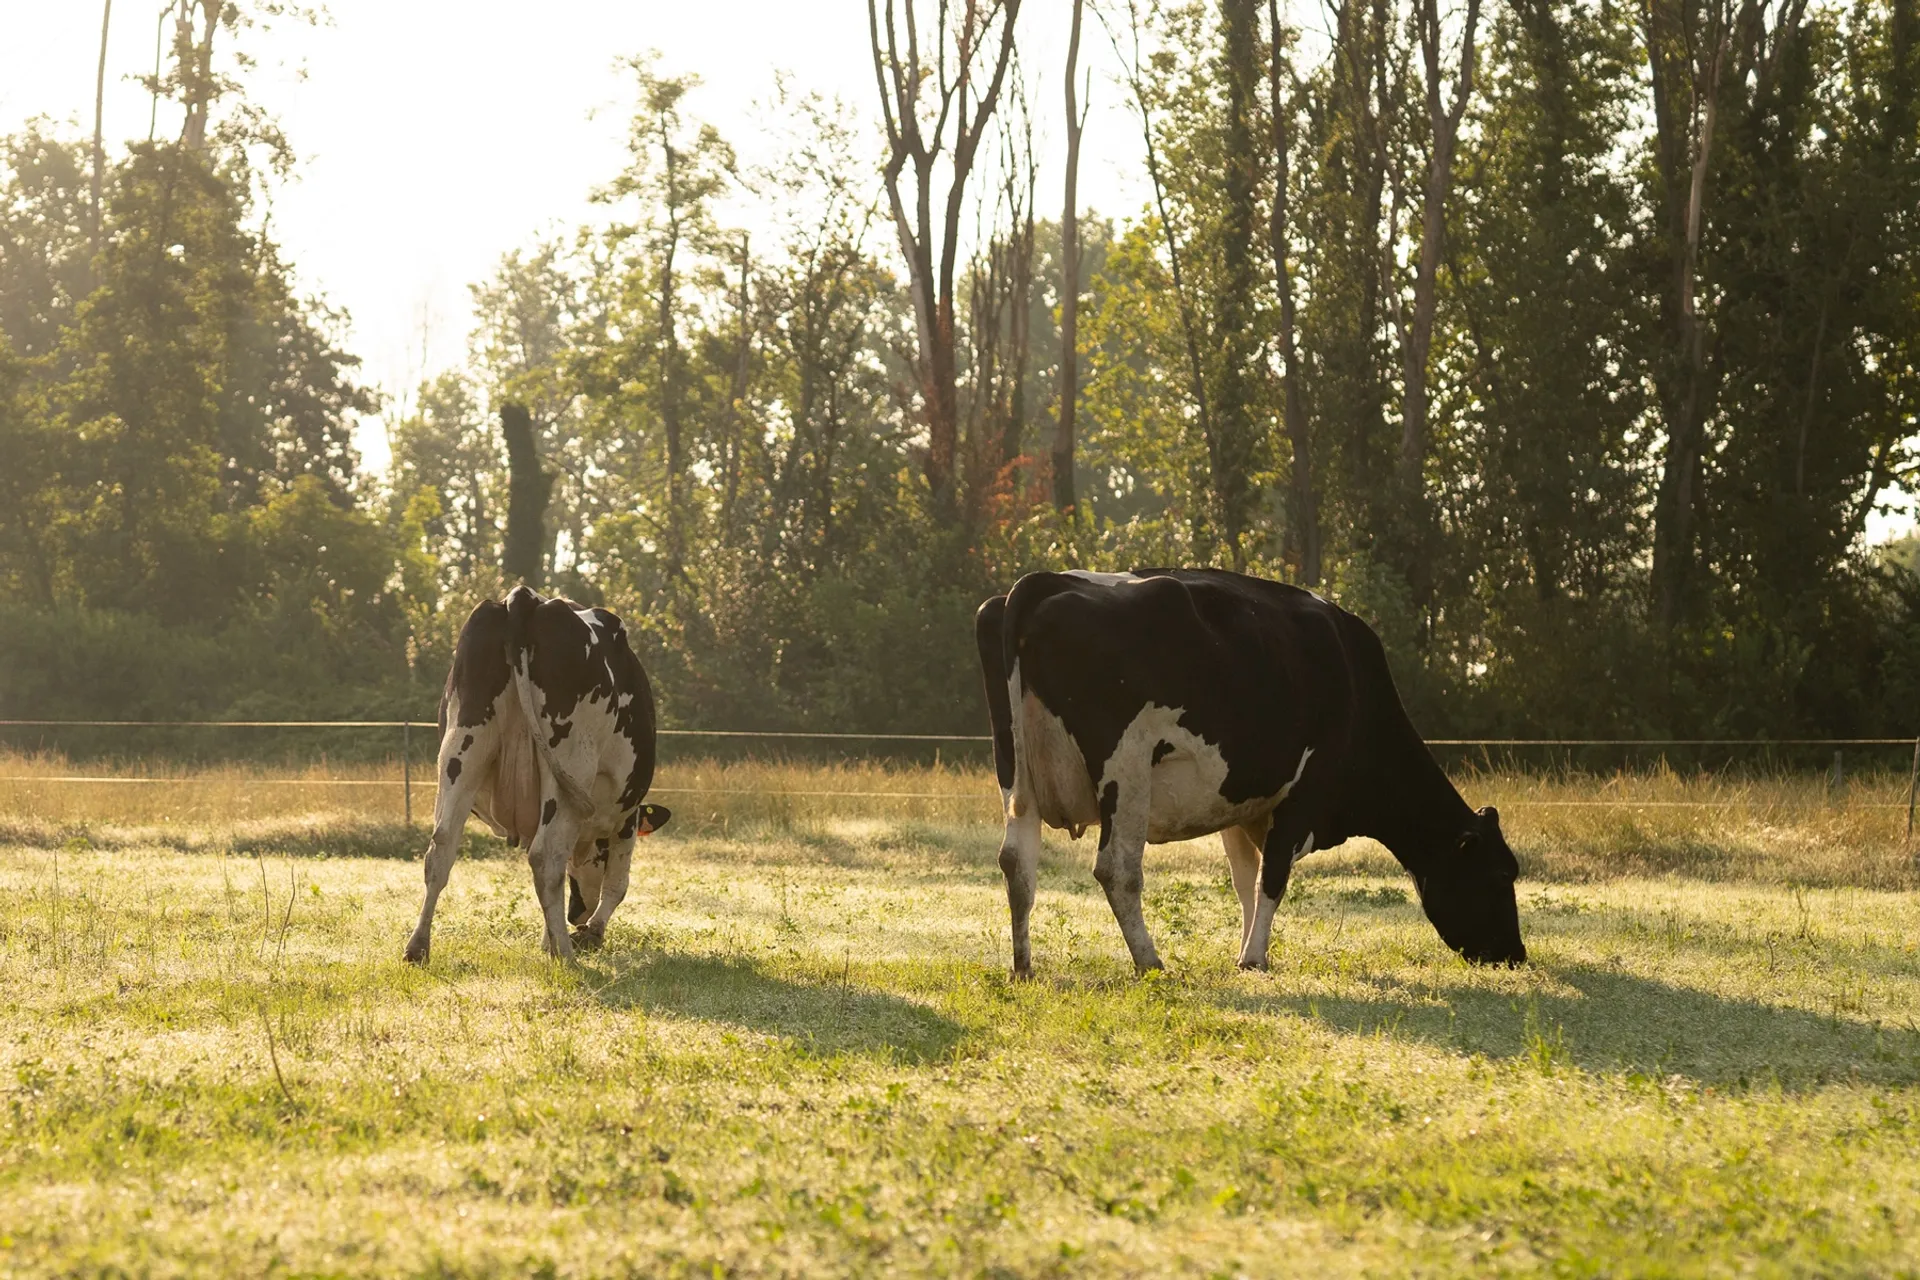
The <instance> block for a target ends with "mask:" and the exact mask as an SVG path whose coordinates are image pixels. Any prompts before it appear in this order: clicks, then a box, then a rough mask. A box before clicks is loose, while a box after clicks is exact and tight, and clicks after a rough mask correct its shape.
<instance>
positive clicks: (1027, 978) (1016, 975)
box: [1013, 966, 1033, 982]
mask: <svg viewBox="0 0 1920 1280" xmlns="http://www.w3.org/2000/svg"><path fill="white" fill-rule="evenodd" d="M1013 981H1015V982H1032V981H1033V968H1032V966H1028V967H1027V968H1025V969H1015V970H1014V971H1013Z"/></svg>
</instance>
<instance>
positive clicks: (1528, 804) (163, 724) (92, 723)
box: [0, 719, 1920, 837]
mask: <svg viewBox="0 0 1920 1280" xmlns="http://www.w3.org/2000/svg"><path fill="white" fill-rule="evenodd" d="M66 728H73V729H146V728H164V729H195V728H207V729H216V728H217V729H387V730H393V729H398V730H401V731H402V733H403V735H409V736H410V734H411V731H412V730H414V729H433V730H437V729H438V728H439V724H438V722H437V721H432V720H39V719H0V729H66ZM655 733H656V734H657V736H659V737H663V738H725V739H784V740H803V741H840V742H938V743H949V742H965V743H986V742H992V741H993V739H992V737H990V736H988V735H985V734H955V733H862V732H844V731H833V732H829V731H823V730H808V729H658V730H656V731H655ZM406 741H407V740H406V738H405V737H403V744H404V743H406ZM1425 741H1426V744H1427V745H1428V746H1429V747H1479V748H1482V749H1493V748H1517V747H1564V748H1575V747H1641V748H1653V747H1751V748H1771V747H1823V748H1831V749H1835V774H1834V778H1835V780H1836V783H1837V782H1838V780H1839V778H1840V776H1841V775H1840V773H1839V768H1840V765H1839V751H1840V750H1842V749H1844V748H1847V747H1907V746H1911V747H1912V748H1913V753H1914V754H1913V768H1912V772H1911V776H1910V778H1909V782H1908V792H1907V800H1906V802H1905V803H1899V802H1871V803H1856V804H1849V805H1848V806H1847V807H1849V808H1853V809H1896V810H1897V809H1905V810H1906V811H1907V814H1908V835H1909V837H1911V835H1912V824H1913V815H1914V811H1915V801H1916V798H1917V797H1920V738H1428V739H1426V740H1425ZM411 755H412V752H411V748H410V745H403V749H402V752H401V775H402V776H401V777H399V778H247V779H233V780H230V781H228V785H232V786H239V787H275V786H280V787H400V788H402V790H403V792H404V794H405V797H406V799H405V804H406V821H407V822H408V823H409V824H411V823H412V821H413V791H414V787H415V783H414V781H413V776H412V759H411ZM192 781H193V779H191V778H182V777H160V778H142V777H125V776H98V775H80V774H67V775H33V774H23V775H13V776H0V784H8V785H15V786H33V785H39V784H49V785H106V786H122V785H145V786H161V785H182V784H187V783H191V782H192ZM418 785H419V788H420V790H421V791H423V792H432V791H437V790H438V787H437V783H436V781H434V780H428V779H422V780H421V781H420V783H419V784H418ZM649 794H658V795H689V796H703V795H704V796H770V797H792V798H809V799H812V798H819V799H849V800H852V799H869V800H871V799H890V800H958V801H968V802H978V803H984V802H988V801H992V802H994V803H995V804H996V805H997V804H998V803H999V798H998V797H995V796H991V795H980V796H969V795H958V794H954V793H951V792H914V791H818V790H800V791H792V790H778V789H759V788H708V787H655V788H652V789H651V790H650V792H649ZM1505 803H1506V804H1507V806H1508V807H1510V808H1539V809H1740V808H1751V807H1754V802H1752V801H1740V800H1629V799H1620V800H1526V799H1517V800H1509V801H1506V802H1505ZM1761 807H1764V808H1770V809H1780V808H1789V809H1794V808H1819V807H1823V806H1821V805H1818V804H1814V803H1804V804H1786V805H1782V804H1780V803H1778V802H1768V803H1764V804H1762V805H1761Z"/></svg>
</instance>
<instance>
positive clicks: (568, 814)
mask: <svg viewBox="0 0 1920 1280" xmlns="http://www.w3.org/2000/svg"><path fill="white" fill-rule="evenodd" d="M542 773H543V774H544V773H545V770H542ZM542 782H543V785H542V787H541V791H542V793H543V794H542V796H541V798H540V829H539V830H538V831H537V832H535V833H534V837H533V841H532V843H530V844H529V845H528V846H527V866H528V867H529V868H530V869H531V870H532V871H533V892H534V896H535V897H537V898H538V899H539V901H540V915H541V918H542V919H543V920H544V921H545V924H546V938H545V945H546V949H547V954H548V955H552V956H558V957H559V958H560V959H562V960H571V959H573V942H572V940H571V939H570V938H569V937H568V936H567V862H568V860H569V859H570V858H571V857H572V856H573V849H574V845H575V844H577V843H578V842H579V839H580V819H579V817H578V816H577V815H575V813H574V812H573V810H572V809H570V808H568V807H567V805H566V803H565V802H564V801H562V800H561V799H560V798H559V797H558V796H556V795H554V794H553V793H552V783H551V782H550V781H548V780H546V779H545V778H543V779H542Z"/></svg>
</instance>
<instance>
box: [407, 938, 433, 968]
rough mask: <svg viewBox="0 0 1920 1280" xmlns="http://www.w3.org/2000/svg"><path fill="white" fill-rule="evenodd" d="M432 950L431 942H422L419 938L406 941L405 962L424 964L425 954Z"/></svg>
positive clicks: (425, 960) (425, 961)
mask: <svg viewBox="0 0 1920 1280" xmlns="http://www.w3.org/2000/svg"><path fill="white" fill-rule="evenodd" d="M432 951H433V944H432V943H430V942H423V941H422V940H420V939H419V938H415V939H413V940H412V941H411V942H409V943H407V963H408V964H417V965H422V966H424V965H425V964H426V963H427V956H428V955H429V954H430V953H431V952H432Z"/></svg>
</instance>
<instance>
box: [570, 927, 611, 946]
mask: <svg viewBox="0 0 1920 1280" xmlns="http://www.w3.org/2000/svg"><path fill="white" fill-rule="evenodd" d="M605 941H606V938H605V936H604V935H602V934H598V933H595V932H594V931H593V930H591V929H575V930H574V931H573V945H574V948H575V949H576V950H579V951H598V950H599V949H600V945H601V943H603V942H605Z"/></svg>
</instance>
